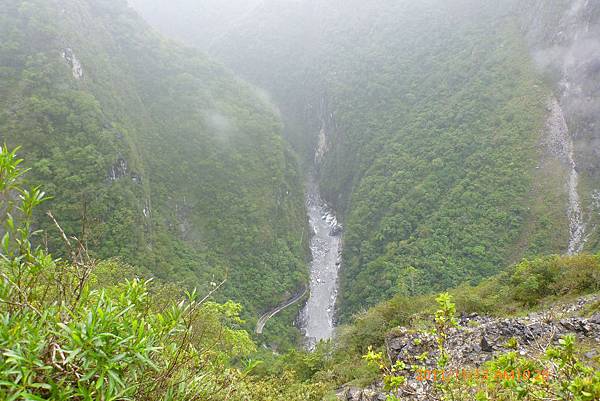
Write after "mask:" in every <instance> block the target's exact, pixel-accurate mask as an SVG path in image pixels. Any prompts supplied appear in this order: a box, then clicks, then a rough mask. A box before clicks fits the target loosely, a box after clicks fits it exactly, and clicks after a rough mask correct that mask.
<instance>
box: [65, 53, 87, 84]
mask: <svg viewBox="0 0 600 401" xmlns="http://www.w3.org/2000/svg"><path fill="white" fill-rule="evenodd" d="M61 56H62V58H64V59H65V61H66V62H67V63H68V64H69V66H71V70H72V72H73V78H75V79H81V78H83V67H82V66H81V62H80V61H79V60H78V59H77V57H75V53H73V50H72V49H71V48H70V47H67V48H66V49H65V50H63V52H62V54H61Z"/></svg>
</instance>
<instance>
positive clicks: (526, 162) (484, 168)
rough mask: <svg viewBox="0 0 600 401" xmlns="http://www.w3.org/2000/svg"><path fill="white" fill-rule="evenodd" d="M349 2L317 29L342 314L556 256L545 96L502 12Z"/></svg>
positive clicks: (558, 197)
mask: <svg viewBox="0 0 600 401" xmlns="http://www.w3.org/2000/svg"><path fill="white" fill-rule="evenodd" d="M353 5H354V7H355V8H359V9H361V12H360V14H358V13H356V11H355V10H352V9H351V8H347V9H345V10H346V13H342V14H341V15H336V16H335V17H334V19H333V22H326V23H324V24H323V25H324V26H325V27H327V28H326V29H327V30H328V31H329V32H330V33H328V34H326V35H325V36H326V37H328V38H331V39H329V40H328V41H326V44H325V49H324V50H323V53H324V54H327V55H329V58H328V62H327V64H326V71H327V73H326V76H325V82H326V87H327V88H328V94H329V97H330V101H329V102H330V103H331V104H332V105H334V106H333V107H334V109H333V110H332V111H333V116H334V117H335V123H336V125H335V128H334V129H333V130H329V133H328V136H329V139H328V143H329V144H330V145H329V147H330V148H331V150H330V151H329V152H328V153H327V154H326V155H325V158H324V163H323V166H322V167H321V171H322V188H323V189H324V191H325V194H326V196H328V198H329V199H331V200H332V201H333V202H334V203H335V204H337V206H338V208H340V209H341V210H342V211H344V212H345V213H346V237H345V250H344V259H345V265H344V269H343V270H342V285H343V288H342V290H343V291H342V298H341V308H342V313H343V314H344V313H346V316H347V312H352V311H356V310H357V308H359V307H360V306H361V305H370V304H373V303H375V302H377V301H379V300H382V299H385V298H387V297H390V296H391V295H393V294H394V293H397V292H408V293H418V292H426V291H430V290H432V289H441V288H444V287H447V286H451V285H453V284H456V283H459V282H463V281H465V280H469V281H472V282H475V281H478V280H479V279H481V278H482V277H485V276H488V275H490V274H493V273H494V272H495V271H497V270H498V269H501V268H503V267H504V266H506V265H507V264H508V263H509V261H511V260H515V259H516V258H519V257H520V256H521V255H523V254H531V253H539V252H547V251H558V250H564V249H565V248H566V244H567V235H566V234H567V231H566V229H565V221H566V214H565V213H564V210H565V208H566V201H565V200H564V195H563V193H564V190H563V183H562V182H558V185H557V182H556V177H555V176H553V174H550V175H549V176H548V177H546V176H544V177H542V176H541V175H540V174H538V173H537V170H536V167H538V165H539V164H538V163H539V159H540V155H541V149H540V148H539V143H540V136H541V133H542V130H543V121H544V115H545V110H544V107H545V104H546V102H547V96H548V93H547V91H546V90H545V88H544V85H543V83H542V82H541V81H540V80H539V79H538V78H537V76H536V73H535V71H534V69H533V66H532V63H531V62H530V61H529V55H528V52H527V48H526V46H525V43H524V41H523V40H522V38H521V36H520V32H519V30H518V26H517V24H516V21H515V20H514V18H513V16H512V15H511V13H510V11H511V10H510V8H509V7H508V4H502V3H500V4H498V3H497V2H477V3H476V4H475V3H474V2H469V1H454V2H439V1H427V2H419V3H418V4H417V3H413V2H401V3H396V4H394V5H392V4H390V2H375V4H373V3H370V5H369V6H360V5H359V4H353ZM336 21H337V22H336ZM341 21H343V23H341ZM346 21H352V23H351V24H348V25H345V24H346V23H347V22H346ZM330 27H336V28H334V29H332V28H330ZM349 48H351V49H352V52H349V51H348V52H346V51H336V49H349ZM557 173H558V172H557ZM542 180H547V181H548V185H544V184H546V183H545V182H543V183H542V185H541V186H538V187H535V186H534V183H535V182H536V181H537V182H540V181H542ZM537 199H543V200H544V202H545V203H542V202H538V201H537Z"/></svg>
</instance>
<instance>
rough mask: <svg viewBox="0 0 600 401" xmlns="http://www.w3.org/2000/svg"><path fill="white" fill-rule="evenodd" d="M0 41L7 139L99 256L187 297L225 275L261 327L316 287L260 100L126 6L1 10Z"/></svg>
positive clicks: (59, 0) (66, 4) (289, 170)
mask: <svg viewBox="0 0 600 401" xmlns="http://www.w3.org/2000/svg"><path fill="white" fill-rule="evenodd" d="M0 36H1V37H2V41H1V42H0V83H1V86H0V138H1V139H0V140H1V141H6V142H7V143H8V145H9V146H14V145H21V146H22V150H21V152H20V153H21V155H23V156H25V157H26V160H27V166H28V167H30V168H31V173H30V174H29V178H30V180H31V181H32V182H33V183H43V184H44V188H45V190H46V191H47V192H48V193H50V194H51V195H52V196H54V197H55V200H54V201H52V202H50V203H49V204H48V205H47V207H48V208H49V209H51V210H52V211H53V213H54V214H55V215H56V217H57V218H58V220H59V221H60V222H61V224H62V225H63V226H64V228H65V231H66V232H67V233H68V234H74V235H77V236H78V237H79V238H83V239H84V240H85V242H86V243H87V244H88V246H89V247H90V250H91V251H92V252H93V255H95V256H97V257H113V256H119V257H121V258H123V259H125V260H126V261H127V262H130V263H133V264H136V265H138V266H143V267H145V268H147V269H148V270H150V271H151V272H153V273H154V274H156V275H158V276H159V277H162V278H167V279H170V280H175V281H178V282H181V283H182V284H183V286H184V287H186V286H187V287H191V286H197V285H202V286H204V285H209V284H210V282H218V281H219V280H221V279H222V278H224V277H225V276H226V275H228V282H227V284H226V286H225V290H224V291H223V292H222V293H221V296H222V297H223V298H225V297H227V298H229V297H233V298H235V299H236V300H238V301H240V302H242V304H244V305H245V306H247V307H249V308H250V312H253V313H255V312H258V311H260V310H263V309H266V308H267V307H269V306H272V305H273V304H276V303H277V302H278V301H279V300H281V299H285V298H286V297H287V296H289V293H291V292H293V291H295V289H296V288H297V287H298V286H300V284H301V282H302V281H304V280H305V275H306V273H305V271H306V267H305V261H304V260H303V258H304V249H305V248H304V246H305V245H304V246H303V244H302V241H303V240H304V241H305V240H306V238H304V239H303V238H302V230H303V227H304V226H305V221H306V218H305V215H304V210H303V199H302V186H301V184H300V177H299V175H298V169H297V166H296V161H295V158H294V157H293V155H292V154H291V153H290V151H289V150H288V148H287V146H286V145H285V144H284V142H283V140H282V138H281V124H280V122H279V119H278V117H277V112H276V111H275V110H274V108H273V107H272V106H271V105H270V104H268V102H267V101H266V100H264V99H263V98H262V97H261V96H260V95H259V94H257V93H255V91H254V89H253V88H251V87H249V86H248V85H247V84H244V83H242V82H241V81H239V80H237V79H235V78H234V77H233V76H232V75H231V74H230V73H229V72H227V71H226V70H225V69H224V68H223V67H221V66H220V65H217V64H215V63H213V62H211V61H209V60H208V59H206V58H205V57H204V56H202V55H200V54H199V53H198V52H197V51H195V50H192V49H187V48H183V47H180V46H177V45H175V44H173V43H170V42H168V41H166V40H164V39H162V38H161V37H159V36H158V35H157V34H155V33H154V32H153V31H151V30H150V29H149V28H147V27H146V26H145V24H144V23H143V22H142V21H141V19H139V18H138V17H137V16H136V15H135V14H134V13H133V11H131V10H130V9H129V8H128V7H127V5H126V3H125V2H124V1H97V0H94V1H88V0H55V1H46V0H43V1H42V0H34V1H9V0H6V1H2V2H0ZM40 221H48V219H40ZM43 226H44V227H46V228H48V227H50V226H49V225H48V224H46V223H44V224H43ZM51 238H56V236H50V243H49V246H50V248H51V249H54V243H53V241H52V239H51Z"/></svg>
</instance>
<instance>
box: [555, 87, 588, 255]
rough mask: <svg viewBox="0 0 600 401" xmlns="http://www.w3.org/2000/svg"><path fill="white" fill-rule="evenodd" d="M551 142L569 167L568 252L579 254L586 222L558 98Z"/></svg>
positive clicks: (565, 124)
mask: <svg viewBox="0 0 600 401" xmlns="http://www.w3.org/2000/svg"><path fill="white" fill-rule="evenodd" d="M547 128H548V129H547V131H548V135H549V144H550V146H551V150H552V152H553V153H554V154H555V155H556V156H558V157H559V158H560V159H561V161H562V162H563V163H565V164H566V165H567V167H568V171H569V177H568V180H567V192H568V195H569V206H568V210H567V215H568V218H569V244H568V248H567V253H568V254H569V255H573V254H577V253H579V252H581V250H582V249H583V245H584V244H585V240H586V237H585V228H586V227H585V223H584V222H583V212H582V210H581V202H580V200H579V192H578V186H579V173H578V172H577V164H576V163H575V156H574V146H573V138H571V135H570V133H569V127H568V126H567V122H566V120H565V116H564V113H563V110H562V107H561V106H560V103H559V102H558V100H557V99H552V101H551V103H550V116H549V118H548V122H547Z"/></svg>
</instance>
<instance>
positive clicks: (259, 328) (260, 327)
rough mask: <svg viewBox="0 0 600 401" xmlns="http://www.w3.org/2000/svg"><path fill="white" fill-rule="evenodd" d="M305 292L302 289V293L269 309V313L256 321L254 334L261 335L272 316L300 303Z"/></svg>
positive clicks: (305, 290) (305, 289) (305, 288)
mask: <svg viewBox="0 0 600 401" xmlns="http://www.w3.org/2000/svg"><path fill="white" fill-rule="evenodd" d="M307 291H308V288H307V287H304V288H303V289H302V291H300V292H299V293H297V294H296V295H294V296H293V297H292V298H290V299H288V300H287V301H285V302H284V303H282V304H279V305H278V306H277V307H275V308H274V309H271V310H270V311H269V312H267V313H265V314H264V315H262V316H261V317H260V319H258V322H257V323H256V330H255V332H256V334H262V332H263V329H264V328H265V324H267V322H268V321H269V319H271V318H272V317H273V316H275V315H276V314H278V313H279V312H281V311H282V310H284V309H285V308H287V307H289V306H292V305H293V304H295V303H296V302H298V301H300V300H301V299H302V298H303V297H304V295H306V292H307Z"/></svg>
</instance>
